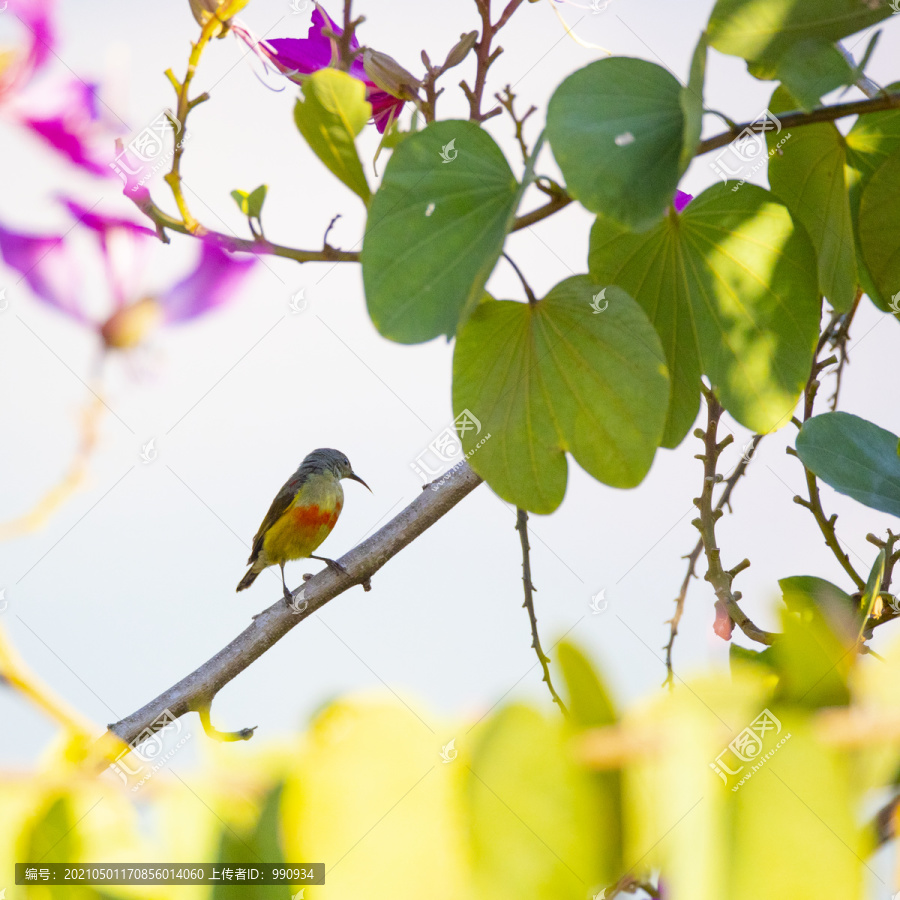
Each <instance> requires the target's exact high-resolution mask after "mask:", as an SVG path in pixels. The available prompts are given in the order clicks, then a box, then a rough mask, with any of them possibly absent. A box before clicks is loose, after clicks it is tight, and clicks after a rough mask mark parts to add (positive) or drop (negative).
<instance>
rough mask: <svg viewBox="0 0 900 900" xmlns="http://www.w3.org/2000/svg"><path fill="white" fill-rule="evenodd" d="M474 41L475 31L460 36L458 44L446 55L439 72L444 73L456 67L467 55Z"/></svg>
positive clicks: (476, 35)
mask: <svg viewBox="0 0 900 900" xmlns="http://www.w3.org/2000/svg"><path fill="white" fill-rule="evenodd" d="M476 40H478V32H477V31H470V32H469V33H468V34H461V35H460V36H459V43H458V44H457V45H456V46H455V47H454V48H453V49H452V50H451V51H450V52H449V53H448V54H447V58H446V59H445V60H444V64H443V65H442V66H441V71H442V72H446V71H447V69H452V68H453V67H454V66H458V65H459V64H460V63H461V62H462V61H463V60H464V59H465V58H466V57H467V56H468V55H469V51H470V50H471V49H472V48H473V47H474V46H475V41H476Z"/></svg>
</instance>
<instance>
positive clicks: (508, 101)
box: [494, 85, 537, 166]
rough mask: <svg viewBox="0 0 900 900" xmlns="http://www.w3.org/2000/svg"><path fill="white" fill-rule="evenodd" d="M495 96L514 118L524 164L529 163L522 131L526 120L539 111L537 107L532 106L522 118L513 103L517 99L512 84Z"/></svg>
mask: <svg viewBox="0 0 900 900" xmlns="http://www.w3.org/2000/svg"><path fill="white" fill-rule="evenodd" d="M494 96H495V97H496V98H497V99H498V100H499V101H500V105H501V106H502V107H503V108H504V109H505V110H506V111H507V112H508V113H509V116H510V118H511V119H512V120H513V122H514V123H515V126H516V140H517V141H518V142H519V149H520V150H521V151H522V162H523V164H524V165H526V166H527V165H528V155H529V154H528V145H527V144H526V143H525V137H524V135H523V133H522V126H524V124H525V120H526V119H527V118H528V117H529V116H530V115H531V114H532V113H534V112H537V107H536V106H532V107H531V108H530V109H529V110H528V112H527V113H525V115H524V116H522V118H521V119H520V118H519V117H518V116H517V115H516V112H515V109H514V108H513V104H514V103H515V101H516V95H515V94H514V93H513V92H512V86H511V85H507V86H506V87H505V88H503V94H502V95H500V94H494Z"/></svg>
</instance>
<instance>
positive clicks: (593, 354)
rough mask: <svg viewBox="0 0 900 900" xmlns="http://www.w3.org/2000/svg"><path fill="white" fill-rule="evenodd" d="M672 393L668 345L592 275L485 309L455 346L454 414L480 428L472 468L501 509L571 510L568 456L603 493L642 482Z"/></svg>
mask: <svg viewBox="0 0 900 900" xmlns="http://www.w3.org/2000/svg"><path fill="white" fill-rule="evenodd" d="M592 304H594V306H593V307H592ZM596 309H602V311H601V312H596V311H595V310H596ZM668 395H669V384H668V376H667V373H666V367H665V363H664V362H663V352H662V348H661V347H660V343H659V339H658V338H657V336H656V333H655V332H654V330H653V328H652V326H651V325H650V323H649V322H648V321H647V317H646V316H645V315H644V313H643V311H642V310H641V309H640V307H639V306H638V305H637V304H636V303H635V302H634V300H632V299H631V297H629V296H628V295H627V294H626V293H625V292H624V291H623V290H621V289H619V288H616V287H606V288H603V287H602V282H596V281H592V280H591V279H590V278H588V277H587V276H584V275H580V276H575V277H573V278H568V279H566V280H565V281H563V282H561V283H560V284H558V285H556V286H555V287H554V288H553V289H552V290H551V291H550V293H549V294H547V296H546V297H545V298H544V299H543V300H540V301H539V302H538V303H536V304H535V305H533V306H532V305H528V304H524V303H515V302H513V301H509V300H500V301H497V300H495V301H488V302H485V303H482V304H480V305H479V306H478V307H477V308H476V309H475V310H474V311H473V312H472V314H471V316H470V317H469V319H468V320H467V321H466V323H465V324H464V325H463V326H462V328H461V329H460V331H459V335H458V337H457V342H456V351H455V353H454V356H453V408H454V410H455V411H456V412H457V414H462V412H463V411H466V410H467V411H468V412H469V413H470V415H472V416H474V417H475V418H476V419H478V421H479V422H480V423H481V430H480V431H478V432H477V433H475V432H474V431H473V432H471V433H470V432H467V433H466V434H464V435H463V438H462V444H463V448H464V449H465V450H466V452H467V453H470V454H471V455H470V456H469V457H468V459H469V463H470V465H471V466H472V468H473V469H474V470H475V471H476V472H477V473H478V474H479V475H481V476H482V477H483V478H484V479H485V480H486V481H487V482H488V484H489V485H490V486H491V488H492V489H493V490H494V491H495V492H496V493H497V494H499V495H500V496H501V497H502V498H503V499H504V500H507V501H509V502H510V503H514V504H515V505H516V506H520V507H523V508H525V509H529V510H531V511H533V512H537V513H550V512H553V510H555V509H556V508H557V507H558V506H559V504H560V503H561V502H562V499H563V495H564V494H565V489H566V472H567V466H566V451H568V452H569V453H571V454H572V456H573V457H574V458H575V461H576V462H578V464H579V465H580V466H581V467H582V468H583V469H585V470H586V471H587V472H589V473H590V474H591V475H593V476H594V478H596V479H598V480H599V481H602V482H603V483H604V484H609V485H612V486H614V487H634V485H636V484H638V483H640V481H641V480H642V479H643V477H644V475H646V474H647V470H648V469H649V468H650V463H651V462H652V461H653V455H654V453H655V452H656V448H657V446H658V444H659V439H660V437H661V435H662V428H663V423H664V421H665V415H666V405H667V401H668ZM486 435H488V436H489V437H486Z"/></svg>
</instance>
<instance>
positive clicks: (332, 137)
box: [294, 68, 372, 203]
mask: <svg viewBox="0 0 900 900" xmlns="http://www.w3.org/2000/svg"><path fill="white" fill-rule="evenodd" d="M302 90H303V97H302V98H301V99H298V100H297V105H296V106H295V107H294V121H295V122H296V123H297V128H298V129H299V130H300V133H301V134H302V135H303V137H304V138H305V139H306V142H307V143H308V144H309V146H310V147H311V148H312V150H313V152H314V153H315V154H316V156H318V157H319V159H321V160H322V162H323V163H325V165H326V166H327V167H328V168H329V169H330V170H331V171H332V172H333V173H334V174H335V175H336V176H337V177H338V178H340V180H341V181H343V182H344V184H346V185H347V187H348V188H350V190H351V191H353V192H354V193H356V194H358V195H359V197H360V198H361V199H362V201H363V203H368V202H369V197H370V196H371V193H372V192H371V191H370V190H369V184H368V182H367V181H366V174H365V172H364V171H363V167H362V163H361V162H360V161H359V154H358V153H357V152H356V144H355V142H354V139H355V138H356V136H357V135H358V134H359V133H360V131H362V129H363V126H364V125H365V124H366V122H367V121H368V120H369V118H370V116H371V115H372V105H371V104H370V103H369V101H368V100H366V86H365V85H364V84H363V83H362V82H361V81H360V80H359V79H357V78H352V77H351V76H350V75H348V74H347V73H346V72H341V71H339V70H338V69H330V68H328V69H320V70H319V71H318V72H314V73H313V74H312V75H310V76H309V77H307V78H305V79H304V80H303V88H302Z"/></svg>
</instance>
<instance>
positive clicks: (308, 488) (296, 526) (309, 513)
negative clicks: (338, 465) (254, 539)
mask: <svg viewBox="0 0 900 900" xmlns="http://www.w3.org/2000/svg"><path fill="white" fill-rule="evenodd" d="M320 477H321V476H313V478H314V479H316V480H315V482H313V483H312V484H310V483H307V484H305V485H304V486H303V487H302V488H301V489H300V491H299V492H298V494H297V497H296V498H294V502H293V503H292V505H291V506H290V507H289V508H288V509H287V511H286V512H285V513H284V514H283V515H282V516H281V518H280V519H278V521H277V522H275V524H274V525H272V527H271V528H270V529H269V530H268V531H267V532H266V536H265V538H264V539H263V546H262V549H263V554H264V555H265V559H266V563H267V565H273V564H275V565H280V564H281V563H284V562H287V561H288V560H291V559H303V558H305V557H308V556H309V555H310V554H311V553H315V551H316V549H317V548H318V546H319V545H320V544H321V543H322V541H324V540H325V538H327V537H328V535H329V534H331V530H332V529H333V528H334V526H335V523H336V522H337V520H338V516H339V515H340V514H341V506H342V505H343V499H344V497H343V491H342V490H341V488H340V482H337V481H335V480H334V479H329V481H328V482H324V479H323V482H324V483H323V482H320V481H318V479H319V478H320ZM311 480H312V479H311ZM329 482H330V483H329ZM335 487H336V488H337V490H335V489H334V488H335Z"/></svg>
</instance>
